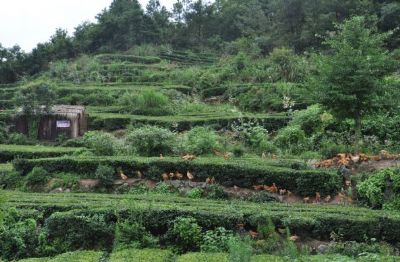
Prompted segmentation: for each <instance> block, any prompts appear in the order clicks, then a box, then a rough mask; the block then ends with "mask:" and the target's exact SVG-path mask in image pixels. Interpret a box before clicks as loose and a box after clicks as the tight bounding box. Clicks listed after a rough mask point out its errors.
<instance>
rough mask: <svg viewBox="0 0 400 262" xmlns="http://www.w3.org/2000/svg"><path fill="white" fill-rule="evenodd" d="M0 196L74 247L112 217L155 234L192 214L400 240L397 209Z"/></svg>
mask: <svg viewBox="0 0 400 262" xmlns="http://www.w3.org/2000/svg"><path fill="white" fill-rule="evenodd" d="M5 196H6V199H7V202H6V207H8V208H12V207H15V208H16V209H17V210H18V214H16V215H15V216H16V217H18V216H19V217H25V218H26V217H32V218H34V219H35V220H37V221H38V222H42V223H43V224H44V225H45V230H46V232H47V233H48V235H49V237H51V239H52V240H53V241H56V242H57V243H69V244H70V245H71V247H80V248H82V247H85V248H93V247H98V246H99V245H100V246H102V247H103V248H106V249H107V248H109V247H110V246H111V245H112V243H111V242H112V239H113V237H114V232H115V230H114V226H113V225H115V223H116V221H117V220H118V219H128V220H132V221H143V225H144V226H145V228H146V229H147V230H148V231H150V232H152V233H153V234H155V235H160V234H163V233H165V232H166V231H167V229H168V226H169V223H170V221H173V220H174V219H175V218H177V217H182V216H184V217H186V216H191V217H194V218H196V220H197V221H198V223H199V225H200V226H202V227H203V228H204V229H213V228H216V227H225V228H226V229H235V228H236V227H237V225H238V224H245V225H246V227H247V228H252V229H255V228H257V226H258V225H259V224H260V223H261V224H262V223H265V221H267V220H268V219H269V218H271V219H272V221H273V222H274V224H275V225H276V226H277V227H288V228H289V229H290V230H291V232H292V234H297V235H299V236H301V237H302V238H303V237H311V238H315V239H321V240H329V238H330V235H331V233H332V232H335V233H336V234H340V235H341V236H342V237H343V239H344V240H354V241H364V240H365V239H371V238H376V239H377V240H378V241H379V240H384V241H387V242H390V243H396V242H397V241H398V240H399V239H400V215H399V214H397V213H394V212H388V211H375V210H370V209H366V208H357V207H346V206H330V205H302V204H296V205H288V204H278V203H274V204H255V203H249V202H241V201H211V200H204V199H190V198H182V197H175V196H168V195H104V194H103V195H102V194H36V193H20V192H6V194H5ZM99 216H100V217H103V220H102V221H103V222H102V223H99V220H98V219H97V218H98V217H99ZM94 236H95V237H94ZM110 241H111V242H110Z"/></svg>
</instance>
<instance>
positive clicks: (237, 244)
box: [228, 237, 252, 262]
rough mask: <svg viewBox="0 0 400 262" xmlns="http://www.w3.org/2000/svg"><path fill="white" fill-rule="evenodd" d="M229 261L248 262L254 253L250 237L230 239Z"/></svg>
mask: <svg viewBox="0 0 400 262" xmlns="http://www.w3.org/2000/svg"><path fill="white" fill-rule="evenodd" d="M228 247H229V261H231V262H248V261H250V258H251V255H252V248H251V245H250V239H249V238H239V237H232V238H230V239H229V241H228Z"/></svg>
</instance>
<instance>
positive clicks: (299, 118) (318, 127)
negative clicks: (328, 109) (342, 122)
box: [290, 105, 333, 136]
mask: <svg viewBox="0 0 400 262" xmlns="http://www.w3.org/2000/svg"><path fill="white" fill-rule="evenodd" d="M332 122H333V116H332V115H330V114H328V113H324V112H323V110H322V109H321V107H320V106H319V105H312V106H309V107H308V108H307V109H306V110H301V111H297V112H295V113H294V116H293V120H292V121H291V122H290V124H291V125H299V126H300V127H301V129H303V131H304V132H305V133H306V134H307V135H308V136H310V135H311V134H313V133H315V132H321V131H323V130H324V128H325V127H326V126H328V125H329V124H331V123H332Z"/></svg>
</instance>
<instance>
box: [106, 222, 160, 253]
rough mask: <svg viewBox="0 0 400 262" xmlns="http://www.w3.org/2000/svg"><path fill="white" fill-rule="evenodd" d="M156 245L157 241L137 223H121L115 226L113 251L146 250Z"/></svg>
mask: <svg viewBox="0 0 400 262" xmlns="http://www.w3.org/2000/svg"><path fill="white" fill-rule="evenodd" d="M156 244H157V239H156V238H154V237H153V236H152V235H151V234H150V233H149V232H148V231H147V230H146V228H145V227H144V226H143V225H142V224H140V223H139V222H132V221H121V222H118V223H117V224H116V226H115V238H114V250H123V249H125V248H127V247H135V248H146V247H147V248H148V247H153V246H155V245H156Z"/></svg>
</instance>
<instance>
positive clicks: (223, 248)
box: [200, 227, 233, 253]
mask: <svg viewBox="0 0 400 262" xmlns="http://www.w3.org/2000/svg"><path fill="white" fill-rule="evenodd" d="M232 237H233V232H232V231H230V230H226V229H225V228H223V227H218V228H216V229H214V230H208V231H206V232H205V233H204V236H203V242H202V244H201V247H200V249H201V251H202V252H215V253H217V252H227V251H228V249H229V247H228V243H229V241H230V239H231V238H232Z"/></svg>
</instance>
